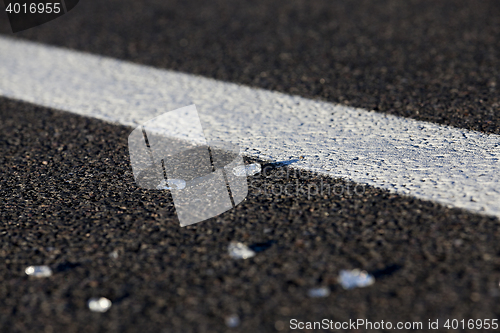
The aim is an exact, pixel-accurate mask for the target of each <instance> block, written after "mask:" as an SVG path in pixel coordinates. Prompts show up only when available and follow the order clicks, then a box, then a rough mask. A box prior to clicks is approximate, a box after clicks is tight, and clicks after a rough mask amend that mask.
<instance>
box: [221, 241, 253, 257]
mask: <svg viewBox="0 0 500 333" xmlns="http://www.w3.org/2000/svg"><path fill="white" fill-rule="evenodd" d="M227 250H228V252H229V255H230V256H231V258H234V259H248V258H251V257H253V256H255V252H254V251H252V250H251V249H250V248H249V247H248V246H246V245H245V244H243V243H240V242H231V243H230V244H229V247H228V249H227Z"/></svg>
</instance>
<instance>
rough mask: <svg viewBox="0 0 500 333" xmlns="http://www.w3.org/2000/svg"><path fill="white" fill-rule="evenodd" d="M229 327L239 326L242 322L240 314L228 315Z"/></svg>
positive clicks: (227, 322)
mask: <svg viewBox="0 0 500 333" xmlns="http://www.w3.org/2000/svg"><path fill="white" fill-rule="evenodd" d="M225 321H226V325H227V327H237V326H238V325H239V324H240V317H238V315H231V316H228V317H226V320H225Z"/></svg>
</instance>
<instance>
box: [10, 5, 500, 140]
mask: <svg viewBox="0 0 500 333" xmlns="http://www.w3.org/2000/svg"><path fill="white" fill-rule="evenodd" d="M0 33H4V34H7V35H10V36H16V37H20V38H27V39H30V40H36V41H40V42H43V43H49V44H54V45H61V46H66V47H69V48H74V49H79V50H84V51H89V52H93V53H97V54H103V55H107V56H111V57H115V58H120V59H126V60H130V61H134V62H138V63H143V64H148V65H152V66H156V67H162V68H170V69H174V70H179V71H183V72H188V73H195V74H200V75H204V76H207V77H213V78H217V79H220V80H226V81H232V82H238V83H242V84H246V85H252V86H257V87H262V88H265V89H271V90H278V91H283V92H287V93H291V94H297V95H302V96H305V97H311V98H321V99H325V100H328V101H333V102H340V103H343V104H348V105H351V106H356V107H362V108H366V109H370V110H372V109H373V110H378V111H380V112H387V113H391V114H396V115H400V116H405V117H412V118H416V119H420V120H426V121H432V122H437V123H441V124H448V125H452V126H456V127H462V128H467V129H473V130H479V131H484V132H489V133H496V134H500V126H499V125H500V114H499V112H498V110H499V107H500V97H499V94H498V92H499V85H500V82H499V77H500V57H499V51H500V2H498V1H497V0H484V1H473V0H444V1H438V2H436V1H433V0H411V1H399V0H362V1H354V2H353V1H348V0H343V1H330V0H275V1H268V0H255V1H249V0H245V1H230V0H214V1H204V0H188V1H186V0H171V1H163V0H144V1H131V0H125V1H123V0H106V1H102V0H99V1H98V0H93V1H92V0H85V1H83V0H82V1H80V3H79V4H78V6H77V7H75V8H74V9H73V10H72V11H71V12H69V13H68V14H66V15H64V16H62V17H60V18H58V19H56V20H55V21H52V22H50V23H48V24H45V25H43V26H40V27H36V28H33V29H30V30H27V31H25V32H21V33H18V34H16V35H13V34H12V32H11V30H10V27H9V26H8V20H3V21H2V22H0Z"/></svg>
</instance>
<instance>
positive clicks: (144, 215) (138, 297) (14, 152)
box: [0, 0, 500, 333]
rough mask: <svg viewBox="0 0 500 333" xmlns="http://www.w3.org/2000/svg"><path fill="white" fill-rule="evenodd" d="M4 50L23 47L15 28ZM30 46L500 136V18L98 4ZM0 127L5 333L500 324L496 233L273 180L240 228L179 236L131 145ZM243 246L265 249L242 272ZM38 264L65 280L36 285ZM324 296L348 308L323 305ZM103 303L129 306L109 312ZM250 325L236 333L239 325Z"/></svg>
mask: <svg viewBox="0 0 500 333" xmlns="http://www.w3.org/2000/svg"><path fill="white" fill-rule="evenodd" d="M0 33H2V34H3V35H7V36H14V35H13V34H12V33H10V27H9V26H8V21H7V19H5V20H1V21H0ZM15 36H16V37H19V38H26V39H30V40H36V41H40V42H43V43H48V44H53V45H60V46H66V47H69V48H72V49H77V50H84V51H88V52H92V53H96V54H102V55H106V56H111V57H115V58H120V59H126V60H130V61H133V62H137V63H143V64H147V65H152V66H156V67H161V68H169V69H174V70H179V71H183V72H187V73H195V74H200V75H204V76H208V77H213V78H217V79H221V80H227V81H232V82H237V83H242V84H246V85H252V86H257V87H262V88H266V89H272V90H278V91H283V92H287V93H291V94H298V95H302V96H305V97H310V98H315V99H324V100H328V101H334V102H341V103H343V104H347V105H351V106H358V107H363V108H367V109H375V110H378V111H380V112H386V113H391V114H396V115H401V116H405V117H412V118H416V119H420V120H428V121H432V122H437V123H442V124H449V125H453V126H457V127H462V128H467V129H474V130H480V131H484V132H489V133H496V134H500V127H499V125H500V115H499V112H498V107H499V106H500V97H499V96H498V89H499V88H498V84H499V82H498V80H499V77H500V55H499V51H500V45H499V41H500V38H499V36H500V3H499V2H498V1H494V0H491V1H490V0H484V1H481V2H474V1H465V0H457V1H452V0H444V1H439V2H435V1H430V0H429V1H412V0H410V1H396V0H394V1H381V0H372V1H358V2H352V1H335V2H333V1H327V0H311V1H298V0H291V1H290V0H289V1H285V0H276V1H264V0H255V1H239V2H235V1H228V0H215V1H209V2H207V1H201V0H188V1H180V0H176V1H161V0H156V1H154V0H147V1H130V0H125V1H123V0H122V1H116V0H107V1H85V0H82V1H81V2H80V4H79V5H78V6H77V7H75V9H73V10H72V11H71V12H70V13H68V14H66V15H64V16H62V17H60V18H58V19H57V20H55V21H52V22H50V23H47V24H45V25H43V26H40V27H36V28H34V29H31V30H27V31H25V32H22V33H19V34H16V35H15ZM0 128H1V131H0V168H1V169H0V189H1V191H0V207H1V210H0V220H1V221H2V222H3V223H2V224H1V225H0V235H1V236H2V239H3V241H2V242H1V244H0V258H1V260H3V262H4V265H2V266H0V299H1V300H2V301H1V302H0V332H47V333H49V332H224V331H228V332H229V331H241V332H274V331H277V330H282V331H287V330H288V327H289V321H290V319H292V318H295V319H298V320H299V321H314V320H321V319H323V318H328V319H331V320H335V321H345V320H349V319H357V318H368V319H369V320H371V321H380V320H384V321H392V322H398V321H422V322H423V323H424V325H425V324H426V323H427V322H428V320H429V319H431V320H436V319H439V320H440V321H441V323H444V320H446V319H458V320H462V319H469V318H474V319H493V318H497V317H498V316H499V314H500V304H499V302H498V300H499V298H498V297H500V289H499V281H500V243H499V242H498V237H499V233H500V225H499V221H498V220H497V219H495V218H489V217H485V216H478V215H475V214H472V213H468V212H466V211H463V210H459V209H450V208H446V207H443V206H440V205H438V204H435V203H431V202H425V201H421V200H416V199H413V198H409V197H402V196H397V195H393V194H389V193H387V192H385V191H382V190H379V189H374V188H370V187H366V189H365V191H364V193H361V194H356V193H355V194H352V193H351V194H343V195H335V194H330V195H312V196H311V197H309V198H308V196H307V194H303V193H301V194H299V195H292V196H287V195H280V194H279V191H277V190H276V189H277V188H279V187H280V186H285V185H287V184H290V185H292V186H293V185H294V184H297V181H298V183H299V184H300V185H301V186H304V187H307V186H308V185H318V186H319V185H320V184H321V182H323V183H325V184H327V183H328V184H330V185H332V186H333V185H338V186H340V185H342V186H348V185H349V186H350V188H351V189H352V188H353V187H354V186H355V185H356V184H351V183H348V182H346V181H341V180H334V179H329V178H323V177H320V176H317V175H310V174H306V175H301V176H300V177H296V176H293V174H294V172H293V170H292V169H287V167H277V166H276V165H268V166H269V167H270V168H269V171H270V172H269V173H266V174H268V177H265V176H264V175H263V174H260V175H256V176H253V177H250V178H249V181H250V185H251V186H250V193H249V196H248V197H247V199H246V200H245V201H244V202H243V203H241V204H240V205H238V206H237V207H236V208H235V209H234V210H231V211H228V212H226V213H224V214H222V215H220V216H218V217H216V218H212V219H210V220H208V221H205V222H202V223H199V224H196V225H193V226H189V227H185V228H180V227H179V225H178V221H177V218H176V216H175V209H174V206H173V204H172V200H171V197H170V195H169V194H168V193H167V192H162V191H154V190H143V189H140V188H138V187H137V186H136V185H135V183H134V180H133V176H132V172H131V168H130V164H129V157H128V149H127V137H128V135H129V133H130V132H131V130H132V129H130V128H126V127H121V126H117V125H111V124H108V123H104V122H101V121H98V120H95V119H88V118H82V117H79V116H76V115H72V114H68V113H64V112H60V111H56V110H49V109H46V108H42V107H39V106H35V105H30V104H27V103H21V102H17V101H12V100H9V99H5V98H0ZM247 162H252V161H250V160H248V159H247ZM260 162H262V163H264V162H263V161H260ZM283 170H285V171H286V170H292V171H290V174H291V175H292V176H290V177H289V178H287V177H286V176H283V173H284V171H283ZM285 174H286V172H285ZM264 189H266V190H265V191H264ZM231 241H241V242H243V243H245V244H247V245H249V246H251V245H253V246H254V247H255V248H259V249H261V250H262V251H261V252H258V253H257V255H256V256H255V257H253V258H250V259H247V260H236V259H232V258H230V257H229V255H228V253H227V246H228V245H229V242H231ZM114 251H116V252H117V253H118V257H117V258H113V257H112V256H110V253H112V252H114ZM39 264H46V265H49V266H50V267H51V268H52V269H53V271H54V275H53V276H52V277H49V278H44V279H35V278H30V277H28V276H26V274H25V273H24V269H25V268H26V267H27V266H29V265H39ZM353 268H361V269H365V270H367V271H368V272H370V273H372V274H373V275H374V276H375V277H376V282H375V284H374V285H373V286H370V287H368V288H360V289H354V290H343V289H342V287H340V286H339V285H338V284H337V282H336V279H337V276H338V273H339V271H340V270H341V269H353ZM319 286H327V287H329V288H330V289H331V295H330V296H328V297H326V298H317V299H313V298H309V297H308V296H307V293H308V290H309V289H310V288H314V287H319ZM94 296H96V297H100V296H104V297H107V298H109V299H110V300H111V301H112V302H113V306H112V307H111V309H110V310H109V311H108V312H107V313H92V312H90V311H89V310H88V308H87V300H88V299H89V298H90V297H94ZM232 314H236V315H238V316H239V318H240V319H241V324H240V325H239V326H238V327H236V328H228V327H227V326H226V324H225V323H224V319H225V318H226V317H227V316H229V315H232Z"/></svg>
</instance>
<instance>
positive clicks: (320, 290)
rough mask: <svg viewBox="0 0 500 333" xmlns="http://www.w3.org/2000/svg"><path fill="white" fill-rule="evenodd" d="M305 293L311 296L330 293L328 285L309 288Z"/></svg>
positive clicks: (318, 296)
mask: <svg viewBox="0 0 500 333" xmlns="http://www.w3.org/2000/svg"><path fill="white" fill-rule="evenodd" d="M307 295H308V296H309V297H312V298H320V297H328V296H329V295H330V289H329V288H328V287H319V288H312V289H309V291H308V292H307Z"/></svg>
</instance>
